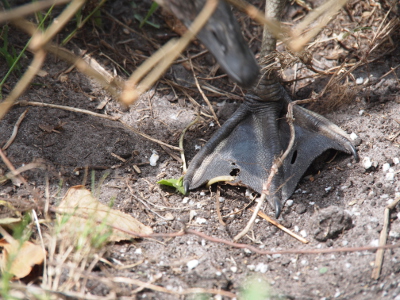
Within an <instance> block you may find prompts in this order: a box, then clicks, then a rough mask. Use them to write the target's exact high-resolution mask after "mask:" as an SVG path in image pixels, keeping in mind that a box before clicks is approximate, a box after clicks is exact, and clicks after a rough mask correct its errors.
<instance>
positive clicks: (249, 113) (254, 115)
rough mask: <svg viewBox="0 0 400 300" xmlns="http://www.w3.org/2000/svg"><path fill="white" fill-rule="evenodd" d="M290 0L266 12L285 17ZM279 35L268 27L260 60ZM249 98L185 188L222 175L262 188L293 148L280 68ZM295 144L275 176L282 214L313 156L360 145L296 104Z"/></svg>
mask: <svg viewBox="0 0 400 300" xmlns="http://www.w3.org/2000/svg"><path fill="white" fill-rule="evenodd" d="M283 4H284V1H281V0H268V1H267V2H266V9H265V11H266V16H267V17H270V18H276V19H278V18H279V15H280V12H281V9H282V7H283ZM275 47H276V40H275V38H274V37H273V36H272V35H270V34H269V33H268V31H267V30H266V28H264V34H263V42H262V49H261V53H260V61H259V63H260V65H261V66H266V62H265V57H266V56H267V55H268V54H270V53H271V52H272V51H274V50H275ZM257 83H258V84H257V85H256V86H253V88H252V89H251V90H250V91H249V93H248V94H247V95H246V97H245V99H244V103H243V104H242V105H241V106H240V107H239V109H238V110H237V111H236V112H235V113H234V114H233V116H232V117H231V118H230V119H229V120H228V121H226V122H225V123H224V125H223V126H222V127H221V128H220V129H219V130H218V131H217V132H216V133H215V134H214V135H213V136H212V137H211V139H210V140H209V141H208V142H207V144H206V145H205V146H204V147H203V148H202V149H201V150H200V151H199V153H198V154H197V155H196V156H195V157H194V159H193V160H192V162H191V163H190V165H189V169H188V170H187V172H186V175H185V177H184V180H183V185H184V188H185V191H189V190H191V189H195V188H197V187H199V186H201V185H202V184H204V183H206V182H208V181H209V180H211V179H213V178H215V177H218V176H233V177H234V181H231V182H230V183H231V184H240V185H245V186H249V187H250V188H252V189H253V190H255V191H257V192H259V193H261V192H262V190H263V184H264V183H265V182H266V181H267V178H268V176H269V174H270V170H271V166H272V164H273V163H274V160H275V159H276V158H277V157H279V156H280V155H281V154H282V153H283V152H284V151H285V150H286V148H287V146H288V143H289V140H290V130H289V126H288V124H287V122H286V119H285V115H286V112H287V107H288V104H289V103H290V102H291V99H290V96H289V95H288V94H287V92H286V91H285V89H284V88H283V87H282V85H281V84H280V82H279V78H278V76H277V74H276V73H275V72H273V71H272V72H267V73H265V74H264V75H260V77H259V78H258V80H257ZM293 116H294V122H293V125H294V127H295V140H294V146H293V148H292V149H291V151H290V153H289V155H288V156H287V158H286V159H285V160H284V161H283V165H282V167H281V168H280V169H279V170H278V173H277V174H276V175H275V176H274V178H273V180H272V185H271V188H270V190H269V195H268V196H267V199H268V201H269V203H270V204H271V205H272V207H273V208H274V209H275V216H276V217H277V218H278V217H279V215H280V213H281V210H282V204H283V203H284V201H286V200H287V199H288V198H289V197H290V196H291V195H292V193H293V191H294V190H295V188H296V185H297V183H298V181H299V180H300V178H301V177H302V176H303V174H304V172H305V171H306V170H307V169H308V167H309V166H310V164H311V163H312V162H313V160H314V159H315V158H316V157H318V156H319V155H321V154H322V153H323V152H325V151H326V150H328V149H336V150H339V151H343V152H345V153H348V154H352V155H353V156H354V158H355V160H356V161H358V155H357V151H356V149H355V148H354V146H353V145H352V143H351V141H350V139H349V138H348V136H347V134H346V133H345V132H344V131H343V130H341V129H340V128H339V127H338V126H336V125H335V124H333V123H332V122H330V121H329V120H328V119H326V118H324V117H322V116H320V115H318V114H316V113H314V112H312V111H309V110H307V109H304V108H302V107H300V106H294V107H293Z"/></svg>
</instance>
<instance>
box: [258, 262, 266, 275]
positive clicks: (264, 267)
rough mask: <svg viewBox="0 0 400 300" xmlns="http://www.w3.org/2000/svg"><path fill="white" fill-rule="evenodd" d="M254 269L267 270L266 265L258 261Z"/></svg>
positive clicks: (263, 271) (261, 271)
mask: <svg viewBox="0 0 400 300" xmlns="http://www.w3.org/2000/svg"><path fill="white" fill-rule="evenodd" d="M255 271H256V272H260V273H266V272H267V271H268V265H266V264H264V263H259V264H258V265H257V266H256V268H255Z"/></svg>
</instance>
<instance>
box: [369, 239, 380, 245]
mask: <svg viewBox="0 0 400 300" xmlns="http://www.w3.org/2000/svg"><path fill="white" fill-rule="evenodd" d="M369 244H370V246H371V247H378V246H379V240H378V239H375V240H372V241H371V242H370V243H369Z"/></svg>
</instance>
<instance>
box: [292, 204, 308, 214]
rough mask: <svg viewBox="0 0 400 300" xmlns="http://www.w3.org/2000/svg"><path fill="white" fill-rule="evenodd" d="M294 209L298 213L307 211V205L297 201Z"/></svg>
mask: <svg viewBox="0 0 400 300" xmlns="http://www.w3.org/2000/svg"><path fill="white" fill-rule="evenodd" d="M295 210H296V212H297V213H298V214H299V215H301V214H304V213H305V212H306V211H307V207H306V206H305V205H304V204H302V203H299V204H298V205H296V208H295Z"/></svg>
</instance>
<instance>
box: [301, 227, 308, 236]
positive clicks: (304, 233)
mask: <svg viewBox="0 0 400 300" xmlns="http://www.w3.org/2000/svg"><path fill="white" fill-rule="evenodd" d="M300 235H301V236H302V237H304V238H305V237H307V231H305V230H304V229H303V230H302V231H300Z"/></svg>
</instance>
